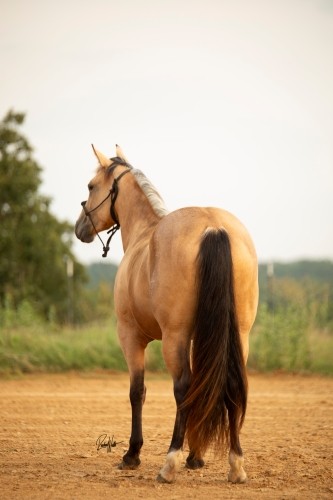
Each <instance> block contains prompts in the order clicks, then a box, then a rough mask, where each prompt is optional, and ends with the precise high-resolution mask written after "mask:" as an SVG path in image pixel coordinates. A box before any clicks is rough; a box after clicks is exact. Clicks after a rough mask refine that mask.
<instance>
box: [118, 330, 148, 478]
mask: <svg viewBox="0 0 333 500" xmlns="http://www.w3.org/2000/svg"><path fill="white" fill-rule="evenodd" d="M118 335H119V340H120V344H121V347H122V350H123V352H124V355H125V359H126V362H127V366H128V369H129V373H130V394H129V396H130V402H131V407H132V429H131V437H130V441H129V449H128V450H127V452H126V453H125V455H124V456H123V460H122V462H121V464H120V465H119V468H120V469H136V468H137V467H138V466H139V465H140V458H139V456H140V451H141V448H142V445H143V435H142V407H143V404H144V402H145V398H146V387H145V384H144V353H145V348H146V345H147V343H145V342H143V341H140V338H139V336H138V335H137V336H136V335H135V334H134V332H133V330H131V331H129V330H127V329H124V328H123V327H122V326H121V325H119V324H118Z"/></svg>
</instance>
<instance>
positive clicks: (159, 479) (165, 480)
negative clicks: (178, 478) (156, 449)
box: [156, 474, 174, 484]
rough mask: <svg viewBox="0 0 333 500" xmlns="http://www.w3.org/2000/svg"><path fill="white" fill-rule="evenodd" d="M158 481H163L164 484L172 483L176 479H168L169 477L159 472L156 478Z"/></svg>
mask: <svg viewBox="0 0 333 500" xmlns="http://www.w3.org/2000/svg"><path fill="white" fill-rule="evenodd" d="M156 481H157V482H159V483H163V484H172V483H173V482H174V480H171V481H168V480H167V479H165V477H163V476H162V475H161V474H159V475H158V476H157V478H156Z"/></svg>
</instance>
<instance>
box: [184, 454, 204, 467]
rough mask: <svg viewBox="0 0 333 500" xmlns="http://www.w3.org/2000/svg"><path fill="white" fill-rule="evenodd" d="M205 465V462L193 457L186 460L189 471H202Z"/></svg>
mask: <svg viewBox="0 0 333 500" xmlns="http://www.w3.org/2000/svg"><path fill="white" fill-rule="evenodd" d="M204 465H205V462H204V461H203V460H202V458H194V457H191V456H188V457H187V459H186V467H187V468H188V469H193V470H194V469H201V468H202V467H203V466H204Z"/></svg>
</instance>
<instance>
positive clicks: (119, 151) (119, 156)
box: [116, 144, 128, 163]
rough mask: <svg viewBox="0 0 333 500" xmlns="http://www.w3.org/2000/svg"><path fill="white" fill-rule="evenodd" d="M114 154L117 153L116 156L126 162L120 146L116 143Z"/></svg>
mask: <svg viewBox="0 0 333 500" xmlns="http://www.w3.org/2000/svg"><path fill="white" fill-rule="evenodd" d="M116 154H117V156H118V158H120V159H121V160H123V161H124V162H126V163H128V161H127V158H126V156H125V155H124V153H123V150H122V149H121V147H120V146H118V144H116Z"/></svg>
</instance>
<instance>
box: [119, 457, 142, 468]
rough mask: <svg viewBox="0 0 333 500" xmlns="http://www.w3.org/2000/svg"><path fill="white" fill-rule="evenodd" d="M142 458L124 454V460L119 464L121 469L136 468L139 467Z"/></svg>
mask: <svg viewBox="0 0 333 500" xmlns="http://www.w3.org/2000/svg"><path fill="white" fill-rule="evenodd" d="M140 463H141V460H140V458H139V457H129V456H126V455H124V456H123V461H122V462H121V463H120V464H119V465H118V469H120V470H134V469H137V468H138V467H139V465H140Z"/></svg>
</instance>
